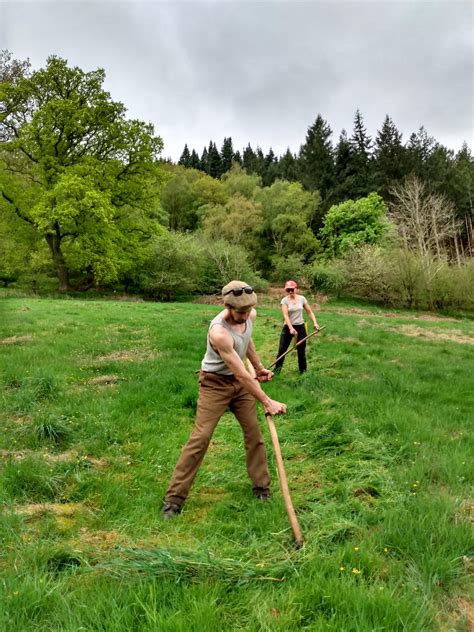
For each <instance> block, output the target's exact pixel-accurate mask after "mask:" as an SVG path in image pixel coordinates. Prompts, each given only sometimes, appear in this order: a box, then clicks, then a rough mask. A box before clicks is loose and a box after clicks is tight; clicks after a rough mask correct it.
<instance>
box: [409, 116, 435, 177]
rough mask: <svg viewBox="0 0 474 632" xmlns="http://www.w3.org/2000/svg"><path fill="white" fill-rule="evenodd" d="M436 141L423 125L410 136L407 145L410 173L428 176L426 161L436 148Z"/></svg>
mask: <svg viewBox="0 0 474 632" xmlns="http://www.w3.org/2000/svg"><path fill="white" fill-rule="evenodd" d="M436 145H437V143H436V141H435V139H434V138H433V137H432V136H429V135H428V132H427V131H426V129H425V128H424V127H423V125H422V126H421V127H420V129H419V130H418V132H416V133H413V134H412V135H411V136H410V139H409V141H408V145H407V148H406V149H407V163H408V164H407V168H408V171H409V172H410V173H413V174H414V175H417V176H419V177H420V178H422V179H425V178H426V177H427V174H426V163H427V161H428V159H429V157H430V156H431V154H432V153H433V151H434V149H435V148H436Z"/></svg>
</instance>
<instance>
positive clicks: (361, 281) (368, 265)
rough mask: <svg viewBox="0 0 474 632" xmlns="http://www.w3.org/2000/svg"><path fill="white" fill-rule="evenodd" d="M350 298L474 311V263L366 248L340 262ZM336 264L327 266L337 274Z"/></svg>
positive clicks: (409, 306)
mask: <svg viewBox="0 0 474 632" xmlns="http://www.w3.org/2000/svg"><path fill="white" fill-rule="evenodd" d="M341 263H342V266H343V278H344V279H345V283H344V291H345V293H347V294H349V295H350V296H354V297H357V298H364V299H368V300H372V301H376V302H381V303H384V304H386V305H391V306H393V307H408V308H412V309H465V310H473V309H474V261H473V260H471V259H469V260H467V261H465V262H463V263H462V265H460V266H457V265H456V266H455V265H450V264H449V263H448V261H447V260H446V259H443V258H440V257H434V256H432V255H421V254H419V253H416V252H413V251H410V250H406V249H403V248H399V249H391V250H384V249H382V248H380V247H378V246H364V247H363V248H358V249H356V250H353V251H352V252H351V253H349V254H347V255H346V256H345V257H344V258H343V259H342V260H341ZM335 265H336V264H333V265H330V266H327V267H328V269H329V270H331V271H334V269H335Z"/></svg>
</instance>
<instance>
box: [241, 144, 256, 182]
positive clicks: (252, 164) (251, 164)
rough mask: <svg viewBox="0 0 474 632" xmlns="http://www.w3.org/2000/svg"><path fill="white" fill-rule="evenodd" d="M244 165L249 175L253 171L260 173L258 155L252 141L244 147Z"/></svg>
mask: <svg viewBox="0 0 474 632" xmlns="http://www.w3.org/2000/svg"><path fill="white" fill-rule="evenodd" d="M242 166H243V168H244V169H245V171H246V172H247V173H248V174H249V175H250V174H252V173H258V170H257V156H256V155H255V152H254V150H253V149H252V147H251V146H250V143H249V144H248V145H247V147H246V148H245V149H244V153H243V157H242Z"/></svg>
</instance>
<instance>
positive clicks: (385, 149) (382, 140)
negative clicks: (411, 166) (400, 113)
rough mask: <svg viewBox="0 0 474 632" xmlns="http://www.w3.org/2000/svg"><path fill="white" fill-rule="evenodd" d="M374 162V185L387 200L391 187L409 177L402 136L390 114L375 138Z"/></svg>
mask: <svg viewBox="0 0 474 632" xmlns="http://www.w3.org/2000/svg"><path fill="white" fill-rule="evenodd" d="M374 160H375V162H374V183H375V186H376V189H377V191H378V192H379V193H380V194H381V195H382V197H383V198H384V199H385V200H387V199H388V198H389V190H390V187H391V186H392V185H393V184H394V182H396V181H397V180H400V179H401V178H403V177H404V176H405V175H407V173H406V161H405V149H404V147H403V145H402V134H401V133H400V132H399V131H398V129H397V127H396V125H395V123H394V122H393V121H392V119H391V118H390V117H389V116H388V114H387V115H386V117H385V120H384V122H383V124H382V127H381V129H380V131H379V132H378V133H377V136H376V138H375V148H374Z"/></svg>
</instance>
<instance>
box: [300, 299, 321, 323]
mask: <svg viewBox="0 0 474 632" xmlns="http://www.w3.org/2000/svg"><path fill="white" fill-rule="evenodd" d="M304 309H305V311H306V312H308V316H309V317H310V318H311V320H312V321H313V325H314V328H315V329H319V325H318V323H317V321H316V316H315V315H314V313H313V310H312V309H311V307H310V306H309V303H305V304H304Z"/></svg>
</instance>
